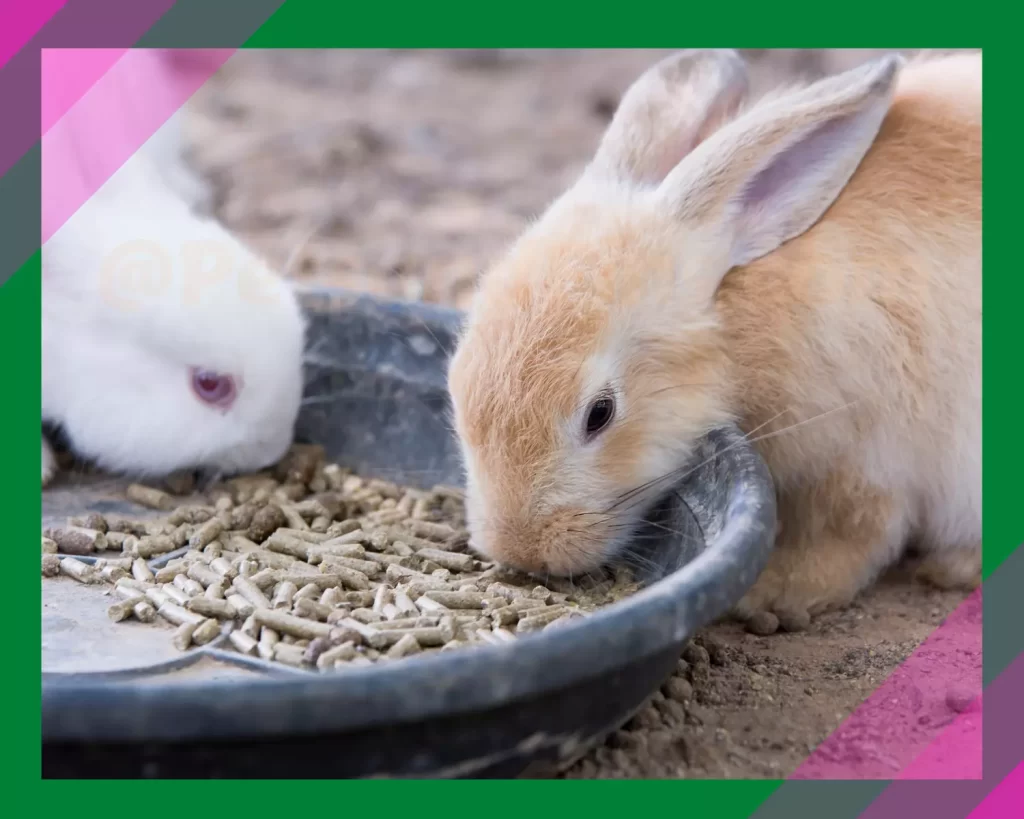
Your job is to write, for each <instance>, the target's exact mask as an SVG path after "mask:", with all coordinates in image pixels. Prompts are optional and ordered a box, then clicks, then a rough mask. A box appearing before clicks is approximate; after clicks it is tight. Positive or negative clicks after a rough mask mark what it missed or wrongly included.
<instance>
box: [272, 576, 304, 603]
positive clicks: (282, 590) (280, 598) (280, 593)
mask: <svg viewBox="0 0 1024 819" xmlns="http://www.w3.org/2000/svg"><path fill="white" fill-rule="evenodd" d="M297 591H298V588H297V587H296V586H295V584H294V583H292V582H291V581H290V580H285V581H284V582H283V583H278V585H277V591H275V592H274V599H273V600H271V601H270V602H271V606H273V607H274V608H275V609H289V608H291V606H292V598H293V597H295V593H296V592H297Z"/></svg>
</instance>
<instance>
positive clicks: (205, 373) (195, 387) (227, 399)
mask: <svg viewBox="0 0 1024 819" xmlns="http://www.w3.org/2000/svg"><path fill="white" fill-rule="evenodd" d="M192 391H193V392H194V393H195V394H196V397H197V398H199V400H200V401H202V402H203V403H205V404H213V405H214V406H218V407H225V408H226V407H229V406H231V404H232V403H233V402H234V400H235V380H234V379H233V378H232V377H231V376H230V375H222V374H221V373H215V372H211V371H210V370H198V369H193V370H192Z"/></svg>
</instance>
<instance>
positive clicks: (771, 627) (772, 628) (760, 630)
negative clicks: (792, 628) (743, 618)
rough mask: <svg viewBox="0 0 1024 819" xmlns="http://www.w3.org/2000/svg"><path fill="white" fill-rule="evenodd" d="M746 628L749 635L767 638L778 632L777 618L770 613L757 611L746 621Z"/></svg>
mask: <svg viewBox="0 0 1024 819" xmlns="http://www.w3.org/2000/svg"><path fill="white" fill-rule="evenodd" d="M746 627H747V631H749V632H750V633H751V634H757V635H760V636H762V637H767V636H768V635H769V634H774V633H775V632H776V631H778V630H779V618H778V617H776V616H775V615H774V614H772V613H771V612H770V611H759V612H756V613H755V614H754V615H753V616H752V617H750V619H749V620H747V622H746Z"/></svg>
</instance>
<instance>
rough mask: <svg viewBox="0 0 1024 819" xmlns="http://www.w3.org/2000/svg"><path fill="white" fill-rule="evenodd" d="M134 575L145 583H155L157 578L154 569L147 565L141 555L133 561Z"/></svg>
mask: <svg viewBox="0 0 1024 819" xmlns="http://www.w3.org/2000/svg"><path fill="white" fill-rule="evenodd" d="M132 576H133V577H134V578H135V579H136V580H140V581H142V582H143V583H153V582H154V581H155V580H156V576H155V575H154V574H153V571H152V569H150V568H149V566H147V565H146V561H145V560H143V559H142V558H141V557H137V558H135V560H133V561H132Z"/></svg>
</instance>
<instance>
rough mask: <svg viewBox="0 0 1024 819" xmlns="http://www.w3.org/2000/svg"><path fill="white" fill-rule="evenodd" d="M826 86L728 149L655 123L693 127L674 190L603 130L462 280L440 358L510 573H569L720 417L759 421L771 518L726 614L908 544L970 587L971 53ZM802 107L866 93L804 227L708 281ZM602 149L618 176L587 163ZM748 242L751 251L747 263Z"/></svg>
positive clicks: (973, 453)
mask: <svg viewBox="0 0 1024 819" xmlns="http://www.w3.org/2000/svg"><path fill="white" fill-rule="evenodd" d="M716 59H717V58H716ZM727 74H728V72H721V71H720V72H718V74H715V72H711V73H707V74H704V75H703V76H720V77H723V78H726V77H727ZM889 76H891V75H889ZM651 77H653V79H650V78H646V77H645V78H641V80H640V81H639V82H638V83H637V86H636V88H637V90H636V91H635V92H633V93H634V96H635V97H636V99H634V101H633V103H632V105H633V106H634V107H635V108H637V110H648V113H649V112H650V110H649V109H644V108H643V102H644V99H645V97H644V94H645V90H644V89H645V87H650V88H654V90H655V92H657V93H656V94H654V96H652V97H651V98H652V99H662V98H663V97H664V94H663V93H662V89H661V87H660V85H654V84H652V83H662V82H663V81H664V74H663V73H662V74H656V73H655V72H651ZM722 81H723V82H726V81H727V79H723V80H722ZM830 82H831V83H832V85H827V84H824V85H823V84H818V85H816V86H812V87H811V89H809V90H808V92H807V93H809V94H810V96H809V97H807V98H806V99H808V100H809V102H808V103H807V105H808V107H807V108H806V109H803V108H800V107H799V105H796V104H794V103H792V102H790V103H788V104H790V106H791V107H790V109H789V110H790V111H791V112H792V113H791V114H787V115H785V117H786V118H781V115H776V114H775V113H774V111H773V110H772V109H769V108H763V107H762V106H761V105H755V106H753V108H752V110H751V112H750V115H749V116H748V118H747V119H746V120H745V122H746V129H747V130H745V131H742V132H740V133H738V134H737V136H736V137H735V139H732V141H731V142H730V141H729V139H727V138H726V137H725V135H726V134H727V129H728V128H729V126H728V125H725V126H723V130H722V134H723V137H722V138H721V139H719V140H717V143H716V140H714V139H707V141H706V142H705V141H704V140H705V137H706V133H705V130H706V128H707V121H708V120H707V117H704V116H701V115H700V114H699V112H698V113H693V114H691V115H689V116H688V117H683V118H680V117H679V116H676V117H675V119H671V118H670V120H669V121H671V122H673V127H675V128H680V127H683V125H682V124H681V123H683V122H684V121H685V122H690V123H691V124H692V128H693V131H692V133H690V134H689V135H687V134H685V133H683V134H681V135H680V137H679V138H680V140H682V142H684V143H685V144H687V145H689V146H690V150H692V155H691V156H690V157H688V158H687V160H686V161H684V162H683V163H682V164H680V166H679V167H678V168H677V169H676V170H675V171H673V172H672V173H671V174H669V176H668V179H667V180H666V181H665V183H664V185H663V186H662V188H663V189H666V190H667V191H668V193H669V194H672V193H673V191H676V190H678V191H679V192H680V193H679V195H671V196H667V195H665V193H664V192H663V191H656V192H652V189H651V187H650V180H649V179H648V178H647V170H648V169H650V168H654V167H658V162H657V161H655V160H657V157H654V158H653V159H652V157H651V156H650V155H649V154H648V153H646V152H647V151H649V150H651V147H650V146H651V145H652V144H653V145H655V146H656V140H653V141H652V139H651V136H650V128H651V124H650V122H646V121H645V122H644V123H641V125H639V126H637V127H636V128H633V129H631V128H629V127H624V126H622V125H621V124H620V125H619V126H616V125H615V123H613V125H612V129H611V130H610V136H609V137H606V142H605V143H603V144H602V149H601V151H599V153H598V157H597V158H596V159H595V163H594V165H593V166H592V169H591V172H590V173H589V174H588V175H585V177H584V178H583V179H582V180H581V182H580V184H579V185H577V186H576V187H575V188H573V189H572V190H571V191H569V192H568V193H567V194H566V195H565V196H564V197H563V198H562V199H561V200H559V201H558V202H556V203H555V204H554V205H553V206H552V208H551V209H550V210H549V212H548V213H547V214H545V216H544V218H543V219H542V220H541V221H540V222H539V223H537V224H536V225H534V226H533V227H532V228H531V229H530V230H529V231H528V232H527V233H526V234H525V235H524V236H523V237H522V238H521V239H520V241H519V242H518V243H517V244H516V246H515V247H513V248H512V250H511V251H510V253H509V255H508V256H507V257H506V258H505V259H504V260H503V261H502V262H500V263H499V264H498V265H496V266H495V268H494V269H493V270H492V271H490V272H489V273H488V275H487V276H485V277H484V279H483V280H482V282H481V285H480V290H479V293H478V296H477V301H476V304H475V305H474V308H473V310H472V312H471V315H470V320H469V322H468V325H467V328H466V331H465V334H464V337H463V339H462V340H461V342H460V345H459V349H458V351H457V353H456V355H455V357H454V358H453V361H452V366H451V373H450V388H451V392H452V397H453V404H454V407H455V423H456V429H457V431H458V433H459V435H460V440H461V441H462V444H463V450H464V453H465V455H466V466H467V473H468V486H469V505H470V518H471V520H470V524H471V529H472V530H473V535H474V542H475V544H476V545H477V546H478V548H480V549H481V550H482V551H484V552H485V553H487V554H490V555H492V556H494V557H496V558H497V559H500V560H503V561H505V562H508V563H512V564H514V565H518V566H522V567H524V568H527V569H532V570H551V571H555V572H560V573H568V572H573V571H583V570H586V569H588V568H592V567H593V566H594V565H595V564H596V563H599V562H601V561H602V560H604V559H607V558H608V557H609V555H610V554H612V553H613V552H614V549H615V548H617V547H618V546H620V545H621V541H622V538H623V537H625V536H626V535H628V525H627V524H628V523H629V522H630V521H633V520H635V516H636V514H638V513H639V510H640V505H639V501H640V500H644V501H649V500H650V499H651V497H652V495H651V494H650V493H646V492H641V493H639V494H637V495H636V496H635V497H636V502H633V501H630V503H628V504H626V507H628V508H623V507H622V506H621V505H620V506H619V507H615V506H614V504H615V503H616V499H618V498H621V497H622V496H623V494H624V493H628V492H630V491H632V490H636V489H637V487H640V486H641V485H642V484H644V483H645V482H648V481H652V480H655V479H656V478H658V476H660V475H663V474H665V473H666V472H667V471H669V470H671V469H672V468H673V467H674V466H678V465H680V464H684V463H685V462H686V459H687V458H688V456H689V453H690V451H691V447H692V442H693V441H694V440H695V439H696V438H697V437H698V436H699V435H701V434H702V433H703V432H704V431H706V430H707V429H709V428H711V427H713V426H714V425H716V424H720V423H723V422H725V421H728V420H733V419H735V420H737V421H738V422H739V423H740V425H741V427H742V428H743V429H745V430H747V431H751V430H755V429H757V432H756V435H755V438H761V436H764V435H765V434H766V433H767V434H768V436H769V437H767V438H764V439H763V440H758V442H757V446H758V447H759V449H760V451H761V452H762V454H763V455H764V457H765V458H766V461H767V463H768V465H769V468H770V470H771V472H772V475H773V477H774V478H775V481H776V484H777V490H778V493H779V503H780V507H779V508H780V516H781V524H782V529H781V534H780V536H779V542H778V546H777V550H776V554H775V556H774V557H773V559H772V562H771V564H770V565H769V567H768V569H767V570H766V571H765V572H764V573H763V575H762V576H761V578H759V580H758V582H757V583H756V584H755V586H754V588H753V589H751V591H750V593H749V594H748V595H747V597H746V598H745V599H744V601H743V602H742V603H741V605H740V607H739V611H740V612H741V613H742V614H749V613H752V612H753V611H755V610H759V609H764V608H768V609H774V610H776V611H778V612H781V613H787V614H788V613H795V614H797V615H800V614H801V613H803V612H809V613H814V612H816V611H820V610H823V609H825V608H827V607H829V606H834V605H843V604H845V603H847V602H849V600H851V599H852V598H853V596H854V595H855V594H856V593H857V592H858V591H860V590H861V589H862V588H864V586H865V585H867V584H868V583H870V582H872V581H873V579H874V578H875V577H876V576H877V575H878V573H879V572H881V571H882V570H883V569H884V568H885V567H886V566H887V565H889V564H891V563H892V562H893V561H894V560H895V559H896V558H897V557H898V556H899V555H900V554H901V553H902V551H903V550H904V548H905V545H906V543H907V541H908V539H910V538H913V539H915V540H916V541H917V542H918V545H919V546H920V548H921V549H922V551H924V552H925V553H926V560H925V564H924V565H925V567H926V570H923V573H924V574H926V575H929V576H931V577H933V578H940V579H942V580H943V581H944V582H946V584H947V585H948V584H950V583H958V584H961V585H967V586H970V585H971V584H972V583H973V582H975V578H976V575H977V571H976V569H979V568H980V493H981V488H980V451H979V450H980V364H981V331H980V327H981V321H980V320H981V278H980V276H981V272H980V270H981V269H980V256H981V246H980V235H981V167H980V163H981V94H980V88H981V80H980V56H974V55H972V56H966V57H965V56H957V57H946V58H940V59H937V60H931V61H915V62H911V63H910V64H909V65H908V66H906V67H905V68H903V70H902V72H901V73H900V75H899V79H898V83H897V85H896V87H895V91H894V92H893V93H892V96H891V104H890V103H889V101H888V100H887V99H886V98H885V96H884V95H885V94H886V93H888V92H887V91H886V90H885V83H886V82H887V80H886V76H885V75H882V74H875V75H871V74H869V73H864V72H861V73H860V74H855V73H851V74H849V75H846V76H841V77H840V78H834V80H832V81H830ZM645 83H646V84H647V85H646V86H645ZM858 83H859V84H858ZM694 88H697V89H698V90H701V89H702V90H701V94H703V95H704V102H705V104H706V105H708V106H712V105H713V103H714V101H715V100H716V99H717V100H721V99H728V101H729V106H728V107H729V110H730V111H731V110H735V105H734V103H735V101H736V96H735V94H734V93H732V91H733V90H735V89H728V88H724V87H719V88H717V89H715V88H714V87H709V86H707V84H705V85H704V86H699V85H698V86H694V87H691V88H690V89H689V92H691V97H690V98H689V101H688V105H690V106H691V107H692V106H693V98H692V92H693V91H694ZM816 94H817V95H819V98H815V96H814V95H816ZM658 95H661V96H658ZM778 99H779V100H780V101H781V102H780V104H782V102H785V101H787V100H788V101H792V100H799V99H801V98H800V97H794V96H787V95H780V96H779V97H778ZM821 100H825V101H826V103H827V104H826V105H825V107H827V106H833V107H834V109H835V111H837V112H838V114H837V116H842V117H845V116H846V115H847V114H846V112H847V111H849V112H850V114H849V115H850V116H868V115H870V116H874V115H873V114H871V113H870V112H871V111H872V110H874V109H873V108H871V107H870V106H874V105H879V104H883V102H884V105H885V106H886V108H887V111H888V113H884V109H880V110H883V113H884V117H885V118H884V121H882V125H881V128H880V129H879V130H878V131H877V136H874V137H873V143H871V147H870V149H869V150H868V151H867V154H866V156H864V157H863V160H862V161H860V160H858V162H856V163H854V164H852V165H850V164H849V163H847V164H848V165H849V170H847V169H846V168H847V166H844V165H842V164H836V165H835V168H834V169H833V171H832V172H833V174H834V178H835V180H836V181H835V183H834V185H838V186H839V187H834V190H835V192H833V193H829V189H828V188H827V184H833V183H831V182H827V180H826V182H824V183H822V184H823V185H825V187H822V188H821V189H820V192H819V193H818V194H815V196H816V197H817V198H814V197H811V198H809V199H808V200H807V202H806V203H805V205H806V208H807V210H806V214H807V215H806V216H805V215H802V214H803V213H804V211H800V210H799V209H797V210H795V211H794V213H795V215H796V217H797V218H799V219H805V220H810V219H811V216H812V215H813V216H814V219H813V226H811V227H810V228H809V229H808V228H807V226H806V225H803V226H801V224H800V223H798V222H794V223H792V224H791V225H789V224H782V225H780V226H777V227H774V228H770V229H766V230H768V232H767V233H762V234H761V235H760V238H758V239H757V241H756V242H755V243H754V245H752V246H751V247H750V248H745V249H741V250H742V252H746V253H748V255H749V256H750V257H751V259H752V260H751V261H749V262H747V263H745V264H743V265H742V266H740V267H733V269H732V270H730V271H729V272H728V273H727V274H726V275H725V277H724V279H721V273H718V274H714V275H712V273H711V272H708V271H712V270H713V269H714V268H715V266H716V265H719V266H720V267H721V270H723V271H724V270H725V269H727V268H728V267H730V266H731V265H730V264H729V263H728V260H727V259H726V258H725V254H727V253H728V241H729V240H730V239H731V238H732V234H731V233H730V232H729V229H727V223H726V222H723V221H722V219H723V218H724V217H722V214H724V213H727V212H728V211H727V202H728V197H729V196H732V195H734V193H730V191H733V192H734V191H735V190H736V189H737V188H736V186H737V185H739V184H740V181H741V180H742V178H743V176H742V175H743V174H744V173H750V168H751V167H753V166H752V165H750V163H751V162H752V161H753V158H754V157H755V153H754V152H756V151H757V150H762V151H763V150H765V146H766V145H770V144H775V143H773V142H772V141H773V140H775V142H776V143H778V144H779V145H782V144H783V143H784V142H785V140H786V139H789V136H788V134H789V133H796V132H799V131H800V129H804V130H806V129H807V128H808V127H809V126H810V125H813V123H814V121H815V120H814V117H818V118H819V119H820V118H821V116H822V108H823V103H822V102H821ZM771 104H774V103H772V102H769V103H765V105H771ZM844 106H845V107H844ZM716 110H717V109H716ZM804 110H806V111H807V112H808V113H807V114H806V116H805V114H804V113H803V112H804ZM762 111H763V112H764V123H765V124H764V127H763V128H762V127H761V126H760V125H757V124H756V123H758V122H759V120H758V117H759V116H760V115H761V112H762ZM863 112H868V113H867V114H864V113H863ZM879 116H882V114H879ZM802 117H803V118H804V119H801V118H802ZM656 119H657V118H656V117H654V120H655V122H656ZM805 121H806V123H807V124H805ZM737 122H738V121H737ZM750 123H755V124H754V125H751V124H750ZM627 124H628V123H627ZM616 127H618V133H619V137H616V136H615V129H616ZM866 127H870V122H868V126H866ZM872 133H873V132H872ZM617 138H621V140H625V141H624V142H622V144H618V145H616V143H615V139H617ZM630 140H633V141H632V142H631V141H630ZM694 145H696V146H697V147H695V148H694V147H693V146H694ZM644 146H647V147H644ZM716 146H717V147H716ZM721 146H729V150H731V151H733V154H732V155H730V157H729V158H728V159H729V161H723V158H722V156H720V155H716V153H715V152H716V150H719V148H720V147H721ZM772 150H774V148H773V149H772ZM616 151H618V153H616ZM604 152H607V156H605V153H604ZM669 152H671V151H669ZM622 156H627V157H629V159H628V160H626V162H625V165H627V166H628V165H629V164H630V163H633V164H635V165H638V180H637V181H639V182H641V183H642V184H638V185H632V186H631V185H630V184H628V183H625V182H623V181H622V179H621V178H619V177H620V176H621V174H618V173H611V172H609V169H619V168H621V167H622V166H621V165H619V164H617V160H618V159H620V158H621V157H622ZM842 161H846V160H842ZM747 166H749V167H747ZM851 174H852V176H851ZM674 177H679V178H678V179H675V178H674ZM826 183H827V184H826ZM840 190H841V192H839V191H840ZM822 197H828V198H827V199H825V198H822ZM836 197H837V198H836ZM833 199H834V201H832V200H833ZM829 202H831V204H829ZM819 203H820V204H819ZM815 208H817V209H818V211H819V212H820V211H821V210H822V209H824V213H823V215H822V216H821V217H820V218H818V217H817V216H816V215H815V211H814V209H815ZM723 231H724V232H723ZM772 231H774V232H772ZM790 237H792V238H790ZM787 239H788V241H787ZM773 242H774V244H773ZM780 242H781V244H779V243H780ZM757 243H760V244H757ZM755 245H756V246H755ZM761 247H763V248H766V249H769V250H771V252H769V253H768V255H760V256H758V255H757V254H758V253H759V252H761V250H760V248H761ZM772 248H774V249H772ZM719 281H720V283H719ZM594 373H596V374H594ZM607 373H610V374H611V375H603V374H607ZM605 377H607V378H611V379H612V380H613V381H614V382H615V384H616V389H619V390H621V396H622V407H621V417H619V416H617V418H616V421H615V423H614V424H613V425H611V426H610V427H609V429H608V431H607V432H606V433H603V434H602V438H601V439H600V440H599V442H598V443H595V444H586V443H584V442H583V441H582V440H581V438H580V432H579V425H580V419H581V418H582V417H584V416H583V415H582V414H581V413H583V412H584V411H585V408H586V403H587V402H588V401H589V400H590V399H591V398H592V397H593V394H594V391H595V389H596V387H599V386H600V382H601V379H602V378H605ZM588 378H589V379H590V380H588ZM759 427H760V429H758V428H759ZM787 429H789V430H790V431H786V432H784V431H783V430H787ZM652 491H653V490H652ZM609 509H611V510H612V511H611V512H609ZM797 619H799V617H797Z"/></svg>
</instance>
